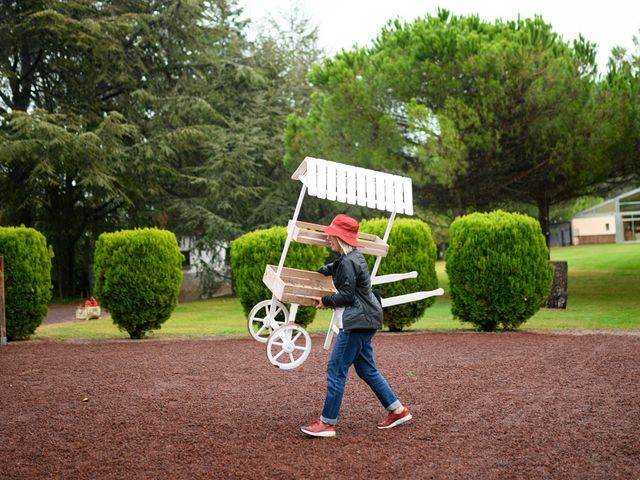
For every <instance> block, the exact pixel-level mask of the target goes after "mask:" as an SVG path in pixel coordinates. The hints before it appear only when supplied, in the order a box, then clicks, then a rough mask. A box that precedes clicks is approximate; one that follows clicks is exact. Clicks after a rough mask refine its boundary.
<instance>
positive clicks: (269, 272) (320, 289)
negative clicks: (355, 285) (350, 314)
mask: <svg viewBox="0 0 640 480" xmlns="http://www.w3.org/2000/svg"><path fill="white" fill-rule="evenodd" d="M277 271H278V267H276V266H275V265H267V268H266V269H265V272H264V275H263V277H262V281H263V282H264V284H265V285H266V286H267V287H268V288H269V290H271V293H273V295H274V296H275V297H276V298H277V299H278V300H280V301H281V302H282V303H296V304H298V305H308V306H315V305H316V303H317V300H316V299H317V298H320V297H322V296H324V295H331V294H333V293H335V291H336V290H335V288H334V287H333V282H332V280H331V277H330V276H328V277H326V276H324V275H322V274H321V273H318V272H310V271H307V270H297V269H295V268H283V269H282V273H281V274H280V276H278V275H277V273H276V272H277Z"/></svg>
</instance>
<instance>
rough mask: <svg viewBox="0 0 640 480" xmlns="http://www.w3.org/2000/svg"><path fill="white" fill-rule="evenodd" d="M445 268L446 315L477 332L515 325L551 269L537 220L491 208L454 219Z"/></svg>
mask: <svg viewBox="0 0 640 480" xmlns="http://www.w3.org/2000/svg"><path fill="white" fill-rule="evenodd" d="M449 233H450V235H451V243H450V245H449V248H448V249H447V263H446V271H447V274H448V275H449V285H450V290H451V313H452V314H453V316H454V317H457V318H459V319H460V320H461V321H463V322H470V323H472V324H473V325H475V327H476V328H477V329H478V330H482V331H494V330H496V329H497V328H498V327H502V328H503V329H505V330H513V329H516V328H518V327H519V326H520V325H521V324H522V323H524V322H525V321H526V320H527V319H528V318H530V317H531V316H532V315H534V314H535V313H536V312H537V311H538V310H539V309H540V307H541V306H542V305H543V304H544V302H545V300H546V298H547V297H548V295H549V291H550V288H551V280H552V276H553V267H552V266H551V265H550V264H549V261H548V259H549V249H548V248H547V246H546V244H545V241H544V236H543V235H542V231H541V229H540V225H539V223H538V222H537V221H536V220H535V219H533V218H531V217H528V216H526V215H521V214H518V213H507V212H503V211H500V210H498V211H494V212H490V213H473V214H471V215H467V216H465V217H460V218H457V219H456V220H455V221H454V222H453V223H452V224H451V228H450V229H449Z"/></svg>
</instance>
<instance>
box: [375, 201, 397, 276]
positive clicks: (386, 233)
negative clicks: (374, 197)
mask: <svg viewBox="0 0 640 480" xmlns="http://www.w3.org/2000/svg"><path fill="white" fill-rule="evenodd" d="M395 219H396V212H391V216H390V217H389V221H388V222H387V229H386V230H385V231H384V240H383V242H384V243H385V244H386V245H388V243H387V242H388V240H389V235H390V234H391V228H392V227H393V222H394V221H395ZM381 261H382V257H378V258H376V261H375V262H374V264H373V269H372V270H371V275H370V276H369V278H371V279H373V278H375V277H376V275H377V274H378V268H379V267H380V262H381Z"/></svg>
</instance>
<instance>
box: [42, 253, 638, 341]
mask: <svg viewBox="0 0 640 480" xmlns="http://www.w3.org/2000/svg"><path fill="white" fill-rule="evenodd" d="M551 258H552V260H566V261H567V262H568V266H569V298H568V305H567V308H566V309H565V310H560V309H544V308H543V309H541V310H540V311H539V312H538V313H537V314H536V315H534V316H533V317H532V318H531V319H529V320H528V321H527V322H526V323H525V324H524V325H523V326H522V327H521V329H522V330H548V329H576V330H584V329H587V330H610V329H620V330H640V244H626V245H617V244H616V245H584V246H573V247H558V248H554V249H552V250H551ZM436 269H437V272H438V279H439V282H440V286H441V287H443V288H444V290H445V295H444V296H443V297H437V299H436V302H435V304H434V305H433V306H432V307H431V308H429V309H427V311H426V312H425V315H424V316H423V317H422V318H421V319H420V320H419V321H418V322H416V323H414V324H413V325H412V326H411V327H409V328H407V329H406V330H407V331H417V330H471V329H472V328H471V326H470V325H469V324H462V323H461V322H459V321H458V320H455V319H453V318H452V316H451V302H450V299H449V297H448V295H447V294H446V292H447V291H448V286H449V282H448V279H447V276H446V273H445V270H444V262H438V263H437V264H436ZM329 319H330V312H328V311H319V312H318V315H317V316H316V319H315V320H314V322H313V323H312V324H311V325H310V326H309V328H308V330H309V331H310V332H311V333H324V332H326V330H327V326H328V324H329ZM246 324H247V320H246V316H245V314H244V312H243V311H242V307H241V306H240V302H239V301H238V299H236V298H222V299H213V300H203V301H198V302H191V303H184V304H181V305H178V307H177V308H176V310H175V311H174V313H173V315H172V316H171V318H170V319H169V320H168V321H167V322H166V323H165V324H164V325H163V326H162V329H160V330H157V331H155V332H152V333H150V334H149V336H150V337H167V336H170V337H188V336H210V335H243V336H244V335H248V333H247V327H246ZM32 338H33V339H36V340H51V341H69V340H80V339H87V340H100V339H114V338H128V334H127V333H126V332H119V331H118V329H117V327H116V326H115V325H113V323H112V322H111V319H110V318H109V317H105V318H102V319H100V320H91V321H73V322H65V323H60V324H53V325H43V326H41V327H40V328H38V330H37V331H36V334H35V335H34V336H33V337H32Z"/></svg>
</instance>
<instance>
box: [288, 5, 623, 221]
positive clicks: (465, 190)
mask: <svg viewBox="0 0 640 480" xmlns="http://www.w3.org/2000/svg"><path fill="white" fill-rule="evenodd" d="M596 73H597V69H596V66H595V47H594V46H593V44H591V43H590V42H588V41H586V40H584V39H582V38H581V39H579V40H578V41H577V42H575V43H574V44H573V45H572V46H570V45H568V44H567V43H565V42H563V41H562V39H561V38H560V37H559V36H558V35H557V34H555V33H554V32H553V30H552V28H551V26H550V25H548V24H546V23H545V22H544V21H543V20H542V19H541V18H538V17H537V18H534V19H518V20H516V21H496V22H494V23H488V22H485V21H482V20H481V19H480V18H478V17H477V16H468V17H464V16H454V15H451V14H450V12H448V11H446V10H439V11H438V13H437V15H435V16H430V15H428V16H426V17H424V18H420V19H417V20H415V21H414V22H413V23H409V24H403V23H401V22H399V21H392V22H389V23H388V24H387V25H386V27H385V28H384V29H383V30H382V32H381V33H380V35H379V36H378V37H377V39H376V40H375V42H374V43H373V45H372V46H371V47H369V48H360V49H354V50H352V51H348V52H344V51H343V52H342V53H340V54H338V55H336V56H335V57H334V58H331V59H327V60H325V61H324V63H323V64H322V65H320V66H318V67H316V68H315V69H314V70H313V71H312V73H311V75H310V79H311V81H312V83H313V84H314V87H315V91H314V96H313V104H312V107H311V109H310V111H309V114H308V115H305V116H295V117H292V118H291V119H290V121H289V124H288V127H287V131H286V141H287V157H286V161H288V162H289V164H291V162H293V161H294V160H295V159H296V158H300V157H303V156H304V155H307V154H308V155H314V156H326V157H327V158H332V159H336V160H339V161H344V162H346V163H355V164H359V165H365V166H372V167H376V168H381V169H387V170H389V169H391V170H395V171H399V172H405V173H408V174H410V175H411V176H412V177H413V178H414V181H415V183H416V185H417V186H418V191H417V192H416V193H417V194H416V195H415V197H414V198H415V200H416V202H417V203H418V204H419V205H420V206H421V207H422V208H423V209H428V210H440V211H443V210H444V211H448V212H449V213H450V214H452V215H453V216H455V215H459V214H462V213H465V212H468V211H473V210H487V209H490V208H493V207H496V206H502V205H504V204H505V203H509V202H523V203H528V204H532V205H534V206H536V207H538V211H539V218H540V220H541V223H542V226H543V231H545V232H548V229H547V226H548V216H549V206H551V205H553V204H556V203H559V202H562V201H564V200H566V199H570V198H574V197H576V196H579V195H581V194H584V193H587V192H588V191H589V189H590V188H591V187H593V186H594V185H597V184H600V183H601V182H603V181H604V180H606V179H607V177H608V176H609V175H610V173H611V168H610V158H609V157H607V156H606V155H603V152H605V151H606V150H607V149H608V148H610V147H611V143H612V138H611V136H610V134H611V132H612V131H615V130H616V129H617V128H618V126H619V123H618V122H619V120H620V118H619V116H618V115H617V114H616V111H615V109H616V106H617V105H618V104H617V102H616V100H615V99H613V98H612V97H611V96H609V95H607V92H604V91H599V90H598V88H597V87H598V82H597V76H596ZM595 118H597V119H598V121H594V119H595Z"/></svg>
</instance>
